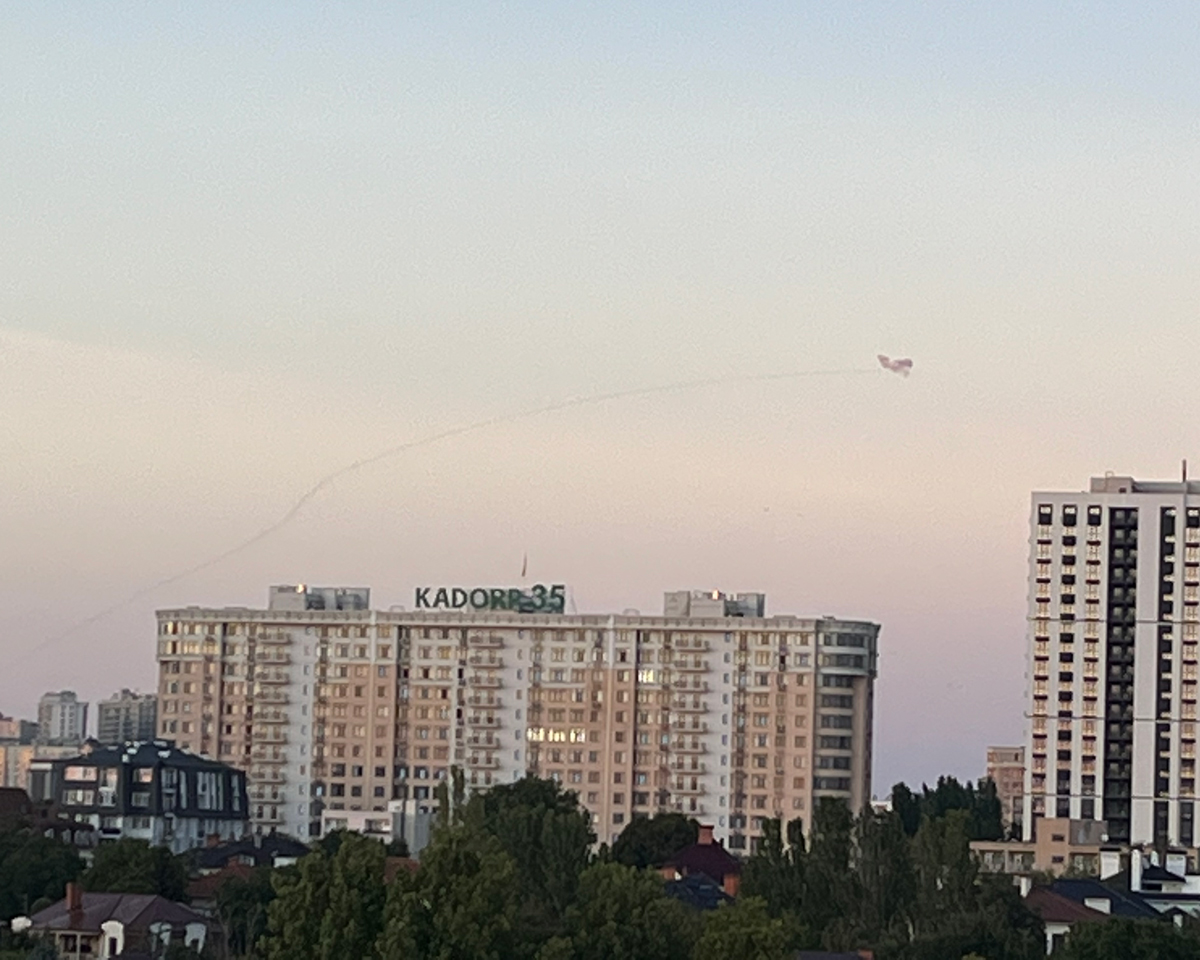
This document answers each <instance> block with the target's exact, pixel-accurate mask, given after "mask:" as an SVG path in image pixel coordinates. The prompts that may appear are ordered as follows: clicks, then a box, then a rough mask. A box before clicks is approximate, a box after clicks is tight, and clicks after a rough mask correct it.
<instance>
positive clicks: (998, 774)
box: [984, 747, 1025, 832]
mask: <svg viewBox="0 0 1200 960" xmlns="http://www.w3.org/2000/svg"><path fill="white" fill-rule="evenodd" d="M984 776H986V777H987V778H988V779H989V780H991V781H992V783H994V784H995V785H996V796H997V797H999V798H1000V810H1001V814H1002V816H1003V817H1004V826H1005V828H1006V829H1011V828H1013V827H1014V826H1016V827H1019V826H1020V824H1021V813H1022V810H1021V804H1022V798H1023V797H1024V795H1025V748H1024V747H988V748H987V770H986V771H985V773H984ZM1018 832H1019V831H1018Z"/></svg>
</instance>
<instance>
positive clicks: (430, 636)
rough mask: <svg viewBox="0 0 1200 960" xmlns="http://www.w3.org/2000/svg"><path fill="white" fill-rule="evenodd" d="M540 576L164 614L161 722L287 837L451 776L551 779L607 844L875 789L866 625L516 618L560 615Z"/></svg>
mask: <svg viewBox="0 0 1200 960" xmlns="http://www.w3.org/2000/svg"><path fill="white" fill-rule="evenodd" d="M540 589H541V588H538V587H535V588H533V590H532V591H531V592H529V593H523V592H521V591H516V590H504V589H483V588H477V589H475V590H469V591H468V590H459V589H454V590H437V591H433V590H428V591H426V590H421V591H418V593H417V607H418V609H416V610H413V611H388V612H384V611H377V610H371V609H369V602H368V600H369V597H368V595H367V594H366V591H365V590H355V591H349V592H343V593H342V595H343V596H350V595H353V596H355V597H357V598H359V599H358V600H354V601H353V602H352V603H351V602H347V603H344V604H341V605H338V604H334V605H333V606H331V605H330V604H328V603H323V604H322V605H321V606H316V605H313V604H310V603H309V602H308V600H307V599H306V598H307V595H308V593H309V592H310V590H311V588H305V587H288V588H272V590H271V601H272V602H271V604H270V605H269V607H268V609H266V610H249V609H246V608H230V609H201V608H197V607H189V608H187V609H182V610H162V611H159V614H158V662H159V672H160V676H159V689H158V698H159V711H158V725H159V734H160V736H162V737H166V738H169V739H172V740H175V741H176V742H177V743H178V745H179V746H180V747H182V748H183V749H190V750H194V751H197V752H200V753H202V754H206V755H208V756H212V757H214V758H216V759H219V760H223V761H227V762H230V763H233V764H236V765H239V766H242V767H244V768H246V769H247V771H248V774H249V777H248V780H249V789H250V795H251V816H252V819H253V822H254V824H255V826H256V829H258V830H260V831H261V830H268V829H271V828H277V829H279V830H280V831H284V832H287V833H291V834H293V835H295V836H299V837H309V836H314V835H317V834H319V832H320V821H321V814H322V813H323V812H326V813H327V812H329V811H338V810H345V811H377V812H382V811H386V810H387V807H388V803H389V801H391V800H417V801H421V800H428V799H430V798H432V796H433V793H434V790H435V789H436V787H437V785H438V783H439V782H440V781H443V780H446V779H447V778H448V777H449V776H450V771H451V769H452V767H457V768H459V769H461V770H462V771H463V773H464V775H465V777H466V779H467V783H468V785H471V786H476V787H486V786H488V785H491V784H495V783H503V782H511V781H513V780H516V779H519V778H520V777H522V776H524V775H525V774H526V773H534V774H537V775H539V776H543V777H552V778H554V779H556V780H558V781H559V782H561V783H562V784H563V785H564V787H566V788H568V789H571V790H574V791H576V792H578V794H579V796H580V800H581V801H582V802H583V804H584V805H585V806H586V807H587V808H588V810H589V811H590V812H591V813H592V816H593V820H594V823H595V828H596V832H597V835H598V836H599V838H600V839H601V840H611V839H612V838H613V837H614V836H615V835H616V834H618V833H620V831H621V830H622V829H623V827H624V825H625V824H626V823H628V822H629V820H630V819H631V818H633V817H634V816H638V815H642V814H651V813H654V812H656V811H659V810H678V811H681V812H684V813H687V814H689V815H692V816H695V817H698V818H700V819H703V820H705V821H706V822H711V823H713V824H715V826H716V834H717V836H718V837H720V838H721V839H723V840H725V841H726V842H727V844H728V846H729V847H730V848H731V849H733V850H744V849H749V848H751V847H752V846H753V845H754V843H755V840H756V838H757V837H758V836H759V835H760V830H761V823H762V819H763V818H764V817H783V818H785V819H790V818H793V817H802V818H804V819H805V820H807V819H808V818H809V816H810V811H811V810H812V806H813V803H814V800H815V799H816V798H818V797H821V796H833V797H841V798H844V799H845V800H847V801H848V802H849V803H850V804H851V805H852V806H853V807H854V808H855V809H857V808H859V807H861V806H862V805H863V804H865V803H866V802H868V801H869V799H870V796H871V749H872V730H871V724H872V717H873V712H874V678H875V674H876V662H877V654H876V642H877V637H878V633H879V627H878V626H877V625H876V624H873V623H867V622H861V621H848V620H838V619H834V618H815V619H813V618H801V617H792V616H776V617H769V618H768V617H765V616H762V614H763V613H764V612H765V611H764V610H763V606H762V603H761V598H759V597H758V595H742V596H740V597H725V596H724V595H722V594H720V593H711V592H710V593H705V594H700V593H695V594H693V593H685V594H668V595H667V600H666V608H667V609H669V610H672V611H675V615H672V616H663V617H652V616H641V615H635V614H625V615H620V616H616V615H612V616H608V615H604V616H575V615H565V614H562V613H530V612H521V611H522V610H527V609H529V608H530V607H542V608H544V609H548V610H554V609H558V610H561V609H562V603H561V597H562V592H561V588H554V589H552V590H550V591H544V592H543V593H539V592H538V591H539V590H540ZM556 591H557V592H556ZM318 593H319V595H320V596H322V597H325V596H329V595H333V596H336V595H337V591H333V592H332V594H331V592H330V591H319V592H318ZM555 598H558V603H557V607H556V606H555ZM359 600H361V603H360V602H359ZM506 607H507V608H508V609H505V608H506ZM747 613H749V614H753V615H749V616H748V615H745V614H747Z"/></svg>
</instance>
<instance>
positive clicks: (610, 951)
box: [538, 863, 699, 960]
mask: <svg viewBox="0 0 1200 960" xmlns="http://www.w3.org/2000/svg"><path fill="white" fill-rule="evenodd" d="M698 926H699V923H698V920H697V918H695V917H694V916H692V914H691V913H690V912H689V910H688V909H687V907H685V906H683V904H681V903H680V902H679V901H677V900H673V899H671V898H670V897H667V896H666V895H664V893H663V883H662V879H661V878H660V877H659V876H658V875H657V874H654V873H652V872H650V871H648V870H637V869H635V868H633V867H628V866H625V865H623V864H620V863H598V864H594V865H592V866H590V867H588V868H587V869H586V870H585V871H583V874H582V875H581V876H580V878H579V897H578V900H577V902H576V903H575V904H574V905H573V906H572V907H571V908H570V910H569V911H568V915H567V923H566V935H565V936H560V937H557V938H552V939H551V940H550V941H548V942H547V944H546V946H545V947H543V948H542V950H541V952H540V953H539V954H538V960H640V958H648V957H653V958H655V960H688V957H689V956H690V954H691V948H692V944H693V943H694V942H695V940H696V935H697V932H698V930H697V928H698Z"/></svg>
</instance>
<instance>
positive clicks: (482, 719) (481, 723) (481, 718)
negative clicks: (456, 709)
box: [467, 713, 500, 730]
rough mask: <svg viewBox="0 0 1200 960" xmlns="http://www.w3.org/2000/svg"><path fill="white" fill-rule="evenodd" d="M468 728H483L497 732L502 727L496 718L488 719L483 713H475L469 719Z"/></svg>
mask: <svg viewBox="0 0 1200 960" xmlns="http://www.w3.org/2000/svg"><path fill="white" fill-rule="evenodd" d="M467 726H468V727H482V728H483V729H485V730H496V729H499V727H500V721H499V720H498V719H497V718H496V717H488V716H485V715H484V714H482V713H473V714H470V715H469V716H468V717H467Z"/></svg>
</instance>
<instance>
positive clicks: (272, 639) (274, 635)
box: [251, 630, 292, 644]
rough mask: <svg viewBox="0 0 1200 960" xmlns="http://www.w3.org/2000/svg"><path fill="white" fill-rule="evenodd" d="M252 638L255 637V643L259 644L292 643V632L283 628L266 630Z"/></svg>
mask: <svg viewBox="0 0 1200 960" xmlns="http://www.w3.org/2000/svg"><path fill="white" fill-rule="evenodd" d="M251 639H253V640H254V642H255V643H259V644H262V643H267V644H290V643H291V642H292V636H291V634H290V633H287V632H286V631H283V630H264V631H263V632H262V633H259V634H258V636H256V637H252V638H251Z"/></svg>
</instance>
